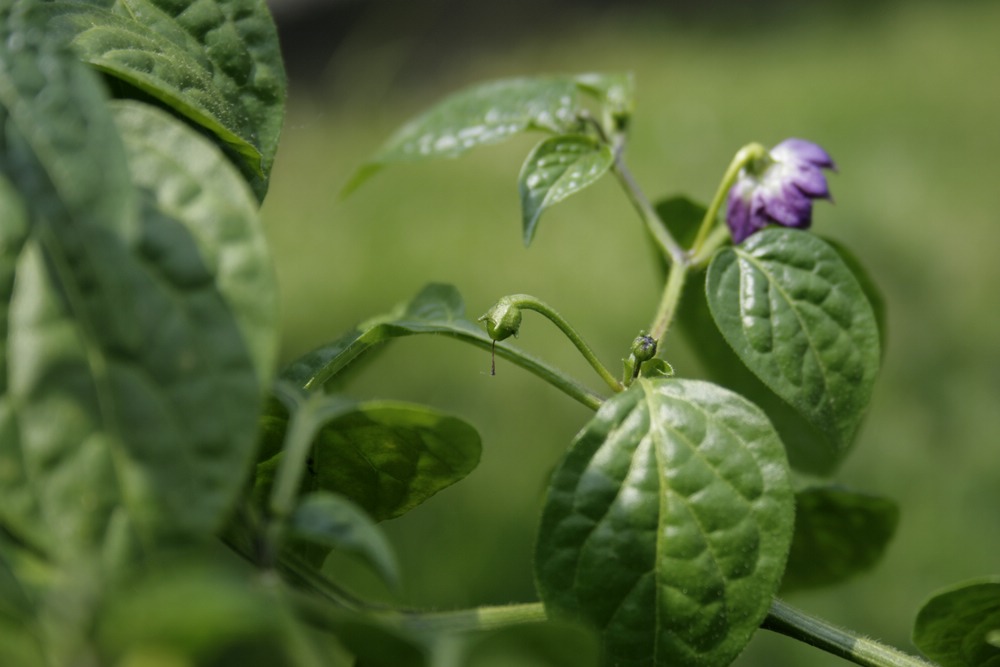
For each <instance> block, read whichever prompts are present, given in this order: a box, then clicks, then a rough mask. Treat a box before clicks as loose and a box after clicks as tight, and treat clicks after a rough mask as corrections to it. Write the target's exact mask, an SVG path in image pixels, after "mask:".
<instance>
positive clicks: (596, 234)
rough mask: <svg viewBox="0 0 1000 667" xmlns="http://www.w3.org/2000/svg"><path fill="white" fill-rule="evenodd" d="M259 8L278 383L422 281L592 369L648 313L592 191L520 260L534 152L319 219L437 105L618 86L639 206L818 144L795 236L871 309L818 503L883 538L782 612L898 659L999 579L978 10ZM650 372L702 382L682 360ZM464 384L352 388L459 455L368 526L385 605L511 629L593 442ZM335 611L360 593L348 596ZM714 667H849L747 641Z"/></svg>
mask: <svg viewBox="0 0 1000 667" xmlns="http://www.w3.org/2000/svg"><path fill="white" fill-rule="evenodd" d="M273 5H274V7H275V10H276V12H277V17H278V19H279V22H280V26H281V30H282V37H283V40H284V48H285V50H286V54H287V55H286V57H287V60H288V64H289V71H290V102H289V104H290V106H289V115H288V118H287V121H286V125H285V130H284V135H283V143H282V147H281V150H280V151H279V155H278V160H277V163H276V167H275V170H274V174H273V181H272V185H271V191H270V194H269V196H268V199H267V201H266V203H265V206H264V218H265V223H266V226H267V230H268V234H269V237H270V240H271V242H272V244H273V249H274V255H275V260H276V263H277V271H278V277H279V281H280V285H281V291H282V295H283V318H284V327H285V330H284V349H283V356H284V358H285V359H286V360H289V359H291V358H293V357H295V356H296V355H298V354H300V353H303V352H305V351H306V350H308V349H310V348H311V347H313V346H315V345H318V344H321V343H323V342H325V341H327V340H329V339H331V338H333V337H335V336H337V335H339V334H340V333H341V332H343V331H344V330H346V329H349V328H351V327H352V326H354V325H355V324H357V323H358V322H359V321H361V320H364V319H366V318H367V317H369V316H371V315H373V314H378V313H381V312H384V311H385V310H387V309H389V308H390V307H391V306H393V305H394V304H395V303H397V302H399V301H401V300H405V299H408V298H409V297H410V296H411V295H412V294H414V293H415V292H416V291H417V290H418V289H419V288H420V287H421V286H422V285H423V284H425V283H427V282H430V281H440V282H450V283H453V284H455V285H456V286H457V287H458V288H459V289H460V290H461V291H462V293H463V294H464V296H465V298H466V302H467V304H468V308H469V314H470V315H472V316H478V315H480V314H481V313H482V312H484V311H485V310H486V309H487V308H488V307H489V306H490V305H492V303H493V302H494V301H496V299H498V298H499V297H501V296H503V295H505V294H511V293H516V292H527V293H531V294H534V295H535V296H538V297H539V298H541V299H543V300H545V301H547V302H549V303H550V304H552V305H554V306H555V307H556V308H558V309H559V310H560V311H561V312H562V313H563V315H565V316H566V318H567V319H568V320H569V321H570V322H572V323H574V324H575V325H576V326H577V327H578V328H579V329H580V331H581V332H582V333H583V334H584V336H585V337H586V338H587V339H588V340H589V342H590V343H591V344H592V345H593V346H594V347H595V349H596V351H597V352H598V355H599V356H601V357H602V358H603V359H604V360H605V362H606V363H608V364H609V365H611V366H612V367H613V368H614V367H616V366H617V364H618V363H619V361H618V360H619V359H620V358H621V357H622V356H623V355H624V354H625V352H626V350H627V347H628V344H629V342H630V341H631V340H632V337H633V336H634V335H635V334H636V332H637V331H638V330H639V329H640V328H643V327H646V326H648V324H649V321H650V319H651V318H652V316H653V311H654V310H655V307H656V303H657V299H658V296H659V291H660V288H661V286H660V285H659V284H658V278H657V273H656V271H655V267H654V265H653V262H652V261H651V254H650V251H649V249H648V247H647V244H646V239H645V238H644V232H643V230H642V227H641V225H640V223H639V222H638V220H637V219H636V217H635V215H634V214H633V212H632V210H631V209H630V207H629V204H628V202H627V200H626V198H625V196H624V195H623V193H621V192H620V191H619V190H618V188H617V186H616V184H615V182H614V181H613V179H610V178H608V179H606V180H604V181H602V182H601V183H599V184H598V185H597V186H595V187H594V188H592V189H590V190H587V191H585V192H584V193H582V194H580V195H578V196H576V197H574V198H571V199H570V200H568V201H566V202H565V203H562V204H560V205H559V206H557V207H555V208H553V209H551V210H550V211H549V212H547V213H546V214H545V216H543V219H542V222H541V225H540V228H539V232H538V235H537V237H536V240H535V242H534V244H533V245H532V247H531V248H529V249H525V248H524V247H523V244H522V242H521V234H520V217H519V209H518V197H517V188H516V176H517V172H518V169H519V168H520V164H521V161H522V159H523V158H524V156H525V155H526V153H527V151H528V150H529V149H530V147H531V146H533V145H534V143H535V142H537V141H538V140H539V137H538V136H528V137H523V138H518V139H515V140H513V141H511V142H509V143H507V144H503V145H500V146H497V147H487V148H481V149H478V150H476V151H474V152H473V153H472V154H470V155H468V156H465V157H462V158H460V159H458V160H454V161H442V162H431V163H426V164H423V165H405V166H398V167H392V168H390V169H387V170H386V171H384V172H382V173H381V174H379V175H378V176H377V177H376V178H375V179H373V180H372V181H371V182H369V183H368V184H366V185H365V186H364V187H363V188H362V189H361V190H359V191H358V192H357V193H355V194H354V195H353V196H352V197H351V198H349V199H348V200H346V201H340V200H338V197H337V190H338V188H339V187H340V186H341V185H342V184H343V183H344V181H345V180H346V179H347V178H348V176H349V175H350V173H351V171H352V170H353V169H354V168H355V167H357V166H358V165H359V164H361V163H362V162H363V161H364V160H365V159H366V157H367V156H368V155H370V154H371V153H372V152H373V151H374V150H376V149H377V148H378V146H379V145H380V143H381V142H382V141H383V140H384V139H385V138H386V137H387V136H388V134H389V133H390V132H391V131H392V130H393V129H394V128H395V127H397V126H398V125H399V124H401V123H402V122H404V121H405V120H406V119H407V118H408V117H410V116H411V115H413V114H415V113H417V112H419V111H421V110H422V109H424V108H426V107H427V106H429V105H430V104H432V103H434V102H435V101H436V100H438V99H439V98H440V97H441V96H443V95H445V94H447V93H449V92H452V91H454V90H456V89H458V88H460V87H462V86H465V85H468V84H471V83H475V82H478V81H481V80H483V79H489V78H497V77H505V76H514V75H534V74H543V73H553V72H580V71H590V70H604V71H620V70H628V71H632V72H634V73H635V76H636V81H637V84H638V106H637V110H636V114H635V119H634V126H633V128H632V135H631V136H632V142H631V144H630V148H629V151H628V161H629V164H630V165H631V168H632V170H633V172H634V174H635V176H636V178H637V179H638V180H639V182H640V183H641V185H642V186H643V188H644V189H645V190H646V193H647V194H648V195H649V196H650V197H651V198H654V199H655V198H660V197H664V196H667V195H671V194H677V193H686V194H688V195H690V196H692V197H694V198H696V199H701V200H707V199H709V198H710V197H711V195H712V193H713V192H714V189H715V187H716V184H717V183H718V179H719V178H720V177H721V175H722V171H723V170H724V168H725V166H726V165H727V164H728V162H729V160H730V158H731V157H732V154H733V153H734V152H735V150H736V149H737V148H739V147H740V146H741V145H743V144H745V143H747V142H749V141H754V140H756V141H761V142H763V143H765V144H768V145H771V144H774V143H776V142H778V141H780V140H781V139H784V138H786V137H790V136H798V137H804V138H808V139H811V140H813V141H816V142H818V143H820V144H821V145H823V146H824V147H826V148H827V149H828V151H829V152H830V153H831V154H832V155H833V156H834V158H835V159H836V161H837V164H838V166H839V168H840V172H839V174H836V175H833V176H832V177H831V187H832V190H833V193H834V197H835V199H836V203H835V205H832V206H831V205H829V204H827V203H824V202H820V203H818V204H817V207H816V210H815V216H814V219H815V229H816V231H818V232H819V233H821V234H824V235H828V236H830V237H833V238H835V239H838V240H840V241H842V242H843V243H845V244H846V245H848V246H849V247H850V248H852V249H853V250H854V251H855V252H856V254H857V255H858V256H859V257H860V258H861V259H862V260H863V262H864V263H865V264H866V265H867V266H868V268H869V270H870V272H871V273H872V274H873V276H874V277H875V279H876V280H877V282H878V283H879V284H880V286H881V287H882V289H883V291H884V293H885V296H886V298H887V300H888V304H889V347H888V353H887V357H886V359H885V363H884V367H883V373H882V376H881V378H880V381H879V384H878V387H877V392H876V396H875V400H874V403H873V405H872V408H871V411H870V413H869V417H868V420H867V424H866V427H865V429H864V432H863V434H862V436H861V438H860V440H859V442H858V443H857V446H856V449H855V451H854V453H853V454H852V457H851V458H850V459H849V460H848V461H847V463H846V464H845V465H844V466H843V468H842V470H841V472H840V474H839V476H838V478H839V480H841V481H842V482H844V483H845V484H847V485H850V486H852V487H854V488H857V489H859V490H867V491H871V492H876V493H880V494H884V495H886V496H889V497H891V498H894V499H896V500H897V501H898V502H899V503H900V504H901V505H902V508H903V514H902V521H901V524H900V527H899V531H898V535H897V538H896V540H895V541H894V543H893V544H892V546H891V547H890V550H889V552H888V554H887V556H886V558H885V560H884V561H883V562H882V563H881V564H880V565H879V566H878V567H877V568H876V569H875V570H873V571H872V572H870V573H867V574H865V575H863V576H860V577H858V578H856V579H855V580H852V581H851V582H850V583H848V584H847V585H845V586H842V587H840V588H837V589H831V590H824V591H816V592H811V593H801V594H796V595H794V596H792V597H791V598H790V602H792V603H793V604H796V605H798V606H801V607H802V608H805V609H807V610H810V611H813V612H815V613H818V614H820V615H822V616H824V617H826V618H828V619H830V620H832V621H834V622H837V623H839V624H843V625H846V626H849V627H852V628H855V629H857V630H860V631H862V632H864V633H867V634H869V635H871V636H874V637H877V638H881V639H884V640H886V641H888V642H890V643H893V644H896V645H898V646H900V647H903V648H907V649H910V650H912V648H911V646H910V642H909V632H910V627H911V624H912V620H913V616H914V614H915V612H916V610H917V608H918V606H919V605H920V604H921V603H922V601H923V600H924V599H925V598H926V597H927V596H928V595H929V594H930V593H931V592H933V591H934V590H935V589H937V588H939V587H941V586H944V585H948V584H950V583H953V582H957V581H960V580H963V579H966V578H970V577H975V576H980V575H986V574H991V573H993V574H996V573H1000V556H998V554H1000V456H998V453H1000V316H998V306H1000V299H998V298H997V291H998V286H1000V261H998V251H1000V213H998V205H1000V166H998V158H1000V39H998V35H1000V3H998V2H988V1H984V2H936V3H934V2H874V3H858V2H839V3H834V2H817V3H808V4H807V3H798V4H795V3H788V2H784V3H782V2H768V3H753V2H745V3H736V2H728V3H727V2H721V1H717V2H710V3H700V4H699V3H690V5H682V4H680V3H657V4H648V3H639V2H630V3H600V2H582V3H545V2H535V3H528V2H521V1H520V0H518V1H513V0H512V1H511V2H509V3H502V2H496V3H478V2H466V3H461V2H453V1H452V2H430V1H422V0H412V1H411V2H389V1H385V2H377V1H375V0H372V1H370V2H341V3H326V4H324V3H317V6H313V7H312V8H311V9H310V8H309V7H307V6H301V5H299V4H294V5H293V4H291V3H290V1H287V2H285V3H282V1H281V0H275V1H274V3H273ZM317 7H318V8H317ZM518 343H519V345H521V346H522V347H523V348H525V349H527V350H529V351H531V352H533V353H536V354H538V355H541V356H544V357H545V358H547V359H549V360H550V361H552V362H554V363H556V364H558V365H560V366H562V367H563V368H565V369H567V370H568V371H570V372H572V373H573V374H575V375H576V376H577V377H579V378H581V379H583V380H585V381H586V382H587V383H588V384H590V385H591V386H593V387H594V388H600V385H599V383H598V382H597V381H596V378H595V377H593V376H592V374H591V373H589V372H588V371H589V369H587V368H586V367H585V366H584V365H583V363H582V362H581V361H580V360H579V359H578V357H577V355H576V354H575V352H574V351H573V350H572V349H571V348H570V346H569V345H568V343H566V342H565V341H564V340H562V339H560V338H559V336H557V335H556V334H555V332H554V331H553V327H552V326H551V325H549V324H548V323H546V322H544V321H543V320H542V319H541V318H538V317H534V316H533V315H532V314H528V315H526V318H525V323H524V326H523V327H522V332H521V338H520V340H519V341H518ZM667 356H668V358H669V360H670V361H671V362H672V363H673V365H674V367H675V368H676V369H677V371H678V372H679V373H680V374H682V375H696V374H697V372H698V370H697V367H696V366H694V364H693V363H692V362H690V361H689V359H688V355H687V352H686V348H685V346H684V343H683V341H676V340H675V341H672V342H671V345H670V350H669V351H668V355H667ZM488 371H489V358H488V356H486V355H484V354H483V353H481V352H479V351H477V350H474V349H472V348H469V347H466V346H463V345H461V344H458V343H454V342H452V341H450V340H446V339H434V338H428V339H421V338H410V339H406V340H403V341H399V342H397V343H396V344H394V345H393V346H392V347H391V348H390V349H389V350H388V351H387V352H386V353H385V354H383V355H382V356H380V357H379V358H378V359H377V361H375V362H374V363H372V364H371V365H370V366H368V367H367V368H366V369H365V372H364V374H362V375H361V376H360V377H358V378H357V379H356V380H355V381H354V382H353V383H352V384H351V385H350V386H349V388H348V392H349V393H350V394H351V395H353V396H356V397H359V398H365V397H387V398H397V399H404V400H414V401H420V402H424V403H427V404H430V405H433V406H435V407H438V408H440V409H444V410H446V411H449V412H452V413H455V414H457V415H459V416H462V417H464V418H466V419H467V420H469V421H470V422H471V423H473V424H474V425H475V426H476V427H477V428H479V429H480V432H481V434H482V436H483V440H484V454H483V460H482V464H481V466H480V467H479V469H477V470H476V471H475V472H474V473H473V474H472V475H471V476H470V477H469V478H468V479H467V480H465V481H464V482H462V483H460V484H458V485H457V486H455V487H452V488H451V489H448V490H446V491H444V492H442V493H441V494H439V495H438V496H436V497H435V498H433V499H432V500H431V501H430V502H428V503H427V504H426V505H425V506H423V507H421V508H419V509H418V510H416V511H414V512H412V513H411V514H409V515H407V516H405V517H403V518H400V519H397V520H394V521H391V522H389V523H388V524H386V529H387V530H388V532H389V534H390V537H391V539H392V540H393V543H394V545H395V546H396V548H397V549H398V551H399V554H400V557H401V560H402V566H403V571H404V572H403V574H404V579H405V582H406V584H405V588H404V590H403V591H402V592H401V593H400V594H399V596H398V598H399V599H401V600H402V601H403V602H404V603H406V604H410V605H414V606H418V607H434V608H453V607H459V606H469V605H478V604H497V603H506V602H520V601H529V600H534V599H536V596H535V594H534V590H533V584H532V575H531V554H532V542H533V533H534V529H535V522H536V518H537V514H538V511H539V507H540V502H541V494H542V491H543V488H544V483H545V479H546V476H547V475H548V473H549V472H550V470H551V469H552V467H553V466H554V465H555V463H556V461H557V460H558V458H559V456H560V453H561V452H562V451H563V450H564V448H565V447H566V445H567V444H568V443H569V441H570V440H571V438H572V437H573V434H574V433H575V432H576V431H577V430H578V429H579V428H580V426H581V425H582V423H583V422H584V421H585V420H586V419H587V418H588V412H587V410H586V409H585V408H583V407H581V406H579V405H577V404H576V403H574V402H573V401H571V400H570V399H568V398H566V397H564V396H562V395H561V394H559V393H558V392H556V391H555V390H554V389H551V388H550V387H548V386H547V385H543V384H541V383H540V382H539V381H537V380H535V379H534V378H533V377H532V376H529V375H527V374H526V373H524V372H523V371H521V370H520V369H518V368H516V367H514V366H511V365H510V364H507V363H504V362H498V368H497V375H496V377H490V376H489V373H488ZM328 566H331V567H339V568H342V569H348V570H350V569H352V567H353V564H352V563H349V562H337V563H332V564H328ZM356 586H357V587H359V588H360V589H365V590H373V589H377V586H375V584H373V583H372V582H371V581H370V579H369V578H366V576H365V573H364V572H363V571H361V570H360V568H357V572H356ZM737 664H739V665H799V664H808V665H817V666H823V665H831V666H833V665H840V664H844V663H843V662H841V661H839V660H837V659H834V658H832V657H828V656H825V655H822V654H820V653H818V652H816V651H814V650H811V649H808V648H805V647H802V646H800V645H798V644H796V643H795V642H792V641H791V640H787V639H785V638H783V637H777V636H774V635H771V634H770V633H765V632H761V633H758V634H757V636H756V638H755V639H754V641H753V643H752V644H751V647H750V648H749V649H748V651H747V652H746V653H745V654H744V655H743V656H741V658H740V659H739V661H738V663H737Z"/></svg>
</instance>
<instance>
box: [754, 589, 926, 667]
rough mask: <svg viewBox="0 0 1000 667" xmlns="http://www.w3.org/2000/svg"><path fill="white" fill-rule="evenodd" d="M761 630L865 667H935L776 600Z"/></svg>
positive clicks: (773, 601)
mask: <svg viewBox="0 0 1000 667" xmlns="http://www.w3.org/2000/svg"><path fill="white" fill-rule="evenodd" d="M761 627H762V628H764V629H766V630H771V631H772V632H777V633H779V634H783V635H786V636H788V637H791V638H792V639H797V640H799V641H801V642H804V643H806V644H809V645H810V646H815V647H816V648H819V649H822V650H824V651H826V652H827V653H831V654H833V655H836V656H838V657H841V658H843V659H845V660H849V661H850V662H853V663H854V664H856V665H862V667H932V666H933V665H934V664H935V663H932V662H928V661H927V660H924V659H923V658H918V657H917V656H914V655H910V654H908V653H904V652H902V651H900V650H898V649H895V648H893V647H891V646H886V645H885V644H881V643H879V642H877V641H875V640H873V639H869V638H867V637H862V636H861V635H859V634H857V633H856V632H853V631H851V630H845V629H843V628H838V627H836V626H834V625H832V624H830V623H828V622H827V621H824V620H822V619H820V618H816V617H814V616H810V615H808V614H806V613H804V612H802V611H800V610H798V609H795V608H794V607H792V606H790V605H788V604H786V603H785V602H782V601H781V600H779V599H778V598H774V600H772V602H771V609H770V611H769V612H768V614H767V618H765V619H764V622H763V623H762V624H761Z"/></svg>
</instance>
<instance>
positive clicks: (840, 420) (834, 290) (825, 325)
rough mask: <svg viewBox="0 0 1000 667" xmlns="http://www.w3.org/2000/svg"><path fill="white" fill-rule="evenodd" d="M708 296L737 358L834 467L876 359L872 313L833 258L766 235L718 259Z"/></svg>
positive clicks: (864, 403) (791, 233)
mask: <svg viewBox="0 0 1000 667" xmlns="http://www.w3.org/2000/svg"><path fill="white" fill-rule="evenodd" d="M706 292H707V295H708V305H709V308H710V309H711V313H712V316H713V318H714V319H715V322H716V325H717V326H718V327H719V330H720V331H721V332H722V335H723V336H724V337H725V339H726V341H727V342H728V343H729V344H730V345H731V346H732V348H733V349H734V350H735V351H736V354H737V355H739V357H740V359H742V361H743V362H744V363H745V364H746V365H747V367H748V368H749V369H750V370H751V371H753V373H754V374H755V375H757V377H759V378H760V379H761V380H762V381H763V382H764V384H766V385H767V386H768V387H769V388H770V389H771V390H772V391H773V392H774V393H775V394H776V395H777V396H779V397H780V398H781V399H783V400H784V401H786V402H787V403H788V404H789V405H791V406H792V407H793V408H794V409H795V410H797V411H798V412H799V413H800V414H801V415H802V416H803V417H804V418H805V420H806V421H807V422H808V423H809V425H810V426H812V427H813V428H815V429H816V430H818V431H819V432H820V433H821V434H822V435H823V436H824V437H825V442H824V443H818V444H821V445H823V446H825V447H826V448H828V450H829V451H828V452H827V457H826V458H827V459H828V460H830V461H833V462H836V461H839V460H840V459H841V458H842V457H843V455H844V454H845V453H846V452H847V450H848V449H849V447H850V445H851V443H852V442H853V440H854V437H855V435H856V434H857V431H858V427H859V426H860V424H861V420H862V418H863V416H864V412H865V410H866V408H867V407H868V402H869V400H870V398H871V393H872V388H873V386H874V383H875V376H876V373H877V371H878V367H879V360H880V354H879V334H878V326H877V324H876V320H875V315H874V314H873V312H872V308H871V305H870V304H869V303H868V300H867V298H866V297H865V294H864V292H863V291H862V289H861V287H860V286H859V285H858V281H857V280H856V279H855V277H854V275H853V274H852V273H851V271H850V269H849V268H848V267H847V266H846V265H845V264H844V262H843V260H842V259H841V258H840V256H839V255H838V254H837V252H836V251H835V250H834V249H833V248H831V247H830V246H829V245H827V244H826V243H824V242H823V241H822V240H821V239H819V238H817V237H816V236H813V235H812V234H809V233H808V232H803V231H800V230H794V229H766V230H764V231H763V232H760V233H758V234H754V235H753V236H751V237H750V238H749V239H747V241H746V242H744V243H743V244H741V245H739V246H734V247H728V248H723V249H722V250H721V251H719V252H718V253H717V254H716V256H715V257H714V259H713V260H712V263H711V265H710V266H709V270H708V276H707V280H706Z"/></svg>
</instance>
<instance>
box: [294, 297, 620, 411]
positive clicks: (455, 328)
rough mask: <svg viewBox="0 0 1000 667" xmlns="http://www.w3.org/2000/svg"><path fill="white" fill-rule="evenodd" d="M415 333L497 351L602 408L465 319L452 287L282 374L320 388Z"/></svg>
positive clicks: (560, 376) (359, 330) (370, 322)
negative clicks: (377, 349)
mask: <svg viewBox="0 0 1000 667" xmlns="http://www.w3.org/2000/svg"><path fill="white" fill-rule="evenodd" d="M416 334H444V335H446V336H450V337H453V338H456V339H458V340H461V341H464V342H466V343H471V344H473V345H475V346H477V347H479V348H482V349H485V350H495V352H496V355H497V356H499V357H502V358H504V359H509V360H511V361H513V362H515V363H516V364H518V365H519V366H521V367H522V368H524V369H525V370H527V371H529V372H531V373H534V374H535V375H537V376H539V377H541V378H543V379H545V380H546V381H548V382H550V383H551V384H553V385H555V386H557V387H559V388H560V389H561V390H562V391H563V392H565V393H566V394H567V395H569V396H572V397H573V398H575V399H576V400H578V401H580V402H581V403H583V404H584V405H587V406H588V407H593V408H596V407H597V406H598V405H599V404H600V401H601V399H600V397H599V396H597V395H596V394H595V393H593V392H592V391H590V390H589V389H587V388H586V387H584V386H582V385H580V384H579V383H577V382H574V381H572V380H569V379H567V378H566V375H565V374H564V373H562V372H560V371H557V370H556V369H554V368H552V367H551V366H549V365H547V364H545V363H543V362H541V361H539V360H537V359H535V358H534V357H532V356H531V355H529V354H526V353H525V352H522V351H521V350H518V349H517V348H516V347H512V346H510V345H508V344H507V343H497V344H495V345H494V342H493V340H492V339H491V338H490V337H489V336H487V335H486V332H485V331H484V330H483V328H482V327H481V326H479V325H478V324H476V323H474V322H472V321H470V320H469V319H467V318H466V316H465V303H464V302H463V300H462V296H461V295H460V294H459V293H458V290H456V289H455V288H454V287H452V286H451V285H441V284H433V283H432V284H430V285H427V286H426V287H424V288H423V289H422V290H421V291H420V292H419V293H418V294H417V295H416V296H415V297H414V298H413V299H411V300H410V301H408V302H406V303H402V304H399V305H398V306H397V307H396V308H395V309H393V310H392V311H391V312H389V313H387V314H385V315H380V316H378V317H374V318H372V319H370V320H368V321H367V322H364V323H362V324H360V325H359V326H358V328H357V329H355V330H354V331H351V332H348V333H347V334H345V335H344V336H342V337H341V338H339V339H337V340H335V341H333V342H332V343H328V344H326V345H323V346H320V347H319V348H317V349H315V350H312V351H311V352H308V353H307V354H305V355H303V356H302V357H300V358H299V359H297V360H295V361H293V362H292V363H291V364H289V365H288V367H287V368H285V369H284V370H283V371H282V373H281V375H282V378H283V379H285V380H287V381H289V382H291V383H293V384H295V385H297V386H299V387H303V388H305V389H318V388H320V387H323V386H324V385H326V384H327V383H328V382H330V381H331V380H333V379H334V378H335V377H336V376H337V375H338V374H340V373H342V372H343V371H344V370H345V369H346V368H347V367H348V366H349V365H350V364H352V363H354V362H356V361H357V360H358V359H359V358H360V357H361V356H362V355H364V354H365V353H368V352H370V351H371V350H372V349H373V348H375V347H376V346H378V345H380V344H382V343H385V342H386V341H389V340H392V339H394V338H401V337H404V336H412V335H416Z"/></svg>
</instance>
